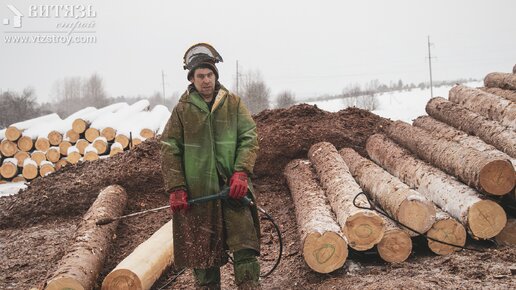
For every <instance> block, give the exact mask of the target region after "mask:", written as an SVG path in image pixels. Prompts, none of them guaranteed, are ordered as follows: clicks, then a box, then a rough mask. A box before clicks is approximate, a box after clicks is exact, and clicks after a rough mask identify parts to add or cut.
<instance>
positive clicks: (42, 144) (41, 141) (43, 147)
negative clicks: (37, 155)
mask: <svg viewBox="0 0 516 290" xmlns="http://www.w3.org/2000/svg"><path fill="white" fill-rule="evenodd" d="M34 147H35V148H36V150H38V151H43V152H47V150H48V148H50V142H49V141H48V139H47V138H46V137H38V139H36V143H34Z"/></svg>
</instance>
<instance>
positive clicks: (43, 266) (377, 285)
mask: <svg viewBox="0 0 516 290" xmlns="http://www.w3.org/2000/svg"><path fill="white" fill-rule="evenodd" d="M255 120H256V121H257V124H258V130H259V136H260V157H259V159H258V160H257V164H256V167H255V175H256V176H255V178H254V183H255V189H256V194H257V196H258V203H259V204H260V206H262V207H263V208H265V209H266V210H268V211H269V212H270V214H271V215H272V216H273V217H274V218H275V219H276V221H277V223H278V224H279V227H280V229H281V232H282V235H283V239H284V250H283V259H282V262H281V264H280V266H279V267H278V268H277V270H276V271H275V272H274V273H273V274H272V275H271V276H269V277H266V278H263V279H262V281H261V282H262V286H263V288H264V289H416V288H417V289H443V288H447V289H483V288H490V289H516V276H515V275H516V248H514V247H496V246H495V245H494V244H492V243H490V242H482V243H480V242H474V241H470V242H469V243H468V245H469V246H471V247H475V248H477V249H480V250H481V251H482V252H476V251H462V252H458V253H455V254H453V255H450V256H444V257H440V256H435V255H434V254H431V253H430V252H429V251H428V249H427V248H426V245H425V242H424V241H423V240H417V239H416V240H415V241H414V242H415V246H414V252H413V254H412V255H411V257H410V258H409V259H408V260H407V261H406V262H404V263H401V264H387V263H384V262H382V261H381V260H380V259H379V257H378V255H377V254H376V253H375V252H374V250H372V251H369V252H360V253H359V252H351V253H350V256H349V258H348V261H347V262H346V264H345V265H344V267H343V268H342V269H340V270H337V271H335V272H333V273H331V274H318V273H314V272H313V271H311V270H310V269H309V268H308V266H306V265H305V263H304V260H303V257H302V255H301V252H300V251H299V247H300V243H299V240H298V235H297V227H296V223H295V213H294V207H293V204H292V199H291V197H290V194H289V190H288V187H287V185H286V183H285V180H284V178H283V176H282V174H281V171H282V169H283V167H284V166H285V165H286V163H287V162H288V161H290V160H291V159H293V158H304V157H306V153H307V151H308V149H309V148H310V146H311V145H312V144H314V143H316V142H319V141H328V142H331V143H333V144H334V145H335V146H336V147H337V148H342V147H344V146H348V147H352V148H354V149H356V150H357V151H358V152H360V153H361V154H363V155H366V153H365V151H364V144H365V140H366V139H367V137H368V136H370V135H371V134H374V133H376V132H379V131H381V130H382V129H383V128H384V127H385V126H388V124H389V121H388V120H385V119H383V118H380V117H378V116H376V115H374V114H371V113H369V112H366V111H363V110H358V109H347V110H343V111H340V112H338V113H328V112H324V111H321V110H319V109H317V107H314V106H308V105H298V106H295V107H292V108H290V109H282V110H271V111H264V112H262V113H260V114H259V115H257V116H255ZM158 153H159V146H158V143H157V142H156V141H155V140H151V141H148V142H145V143H143V144H142V145H140V146H139V147H138V148H136V149H135V150H132V151H131V152H126V153H124V154H121V155H119V156H116V157H114V158H110V159H106V160H100V161H96V162H86V163H82V164H79V165H77V166H70V167H68V168H65V169H63V170H60V171H58V172H56V173H54V174H51V175H49V176H47V177H45V178H40V179H37V180H35V181H34V182H33V183H32V184H31V185H30V186H29V188H28V189H27V190H25V191H24V192H22V193H20V194H18V195H16V196H13V197H6V198H0V257H1V258H0V259H1V263H0V289H28V288H30V287H42V286H43V285H44V281H45V280H46V278H47V277H49V276H50V275H52V273H53V271H54V270H55V267H56V264H57V262H58V261H59V259H60V258H61V257H62V256H63V255H64V254H65V252H66V249H67V247H68V245H69V242H70V241H71V238H72V236H73V233H74V230H75V228H76V225H77V224H78V221H79V220H80V218H81V216H82V214H84V213H85V212H86V211H87V209H88V207H89V206H90V205H91V203H92V202H93V200H94V199H95V197H96V194H98V192H99V190H100V189H101V188H103V187H104V186H107V185H109V184H113V183H116V184H120V185H122V186H124V188H126V190H127V192H128V194H129V196H130V198H129V203H128V207H127V208H126V213H131V212H136V211H140V210H144V209H149V208H154V207H158V206H162V205H166V204H167V203H168V198H167V195H166V194H165V192H164V189H163V182H162V180H161V175H160V165H159V163H160V161H159V154H158ZM169 218H170V212H168V211H163V212H160V213H154V214H149V215H145V216H140V217H136V218H132V219H126V220H123V221H121V222H120V224H119V227H118V231H117V235H116V237H115V239H114V240H113V246H112V249H111V250H110V254H109V256H108V259H107V261H106V263H105V267H104V268H103V271H102V272H101V274H100V276H99V278H98V280H97V287H98V286H99V285H100V284H101V283H102V279H103V278H104V277H105V275H107V273H109V271H111V270H112V269H113V268H114V267H115V266H116V265H117V264H118V263H119V262H120V261H121V260H122V259H123V258H124V257H126V256H127V255H128V254H129V253H130V252H131V251H132V250H133V249H134V248H136V246H137V245H138V244H140V243H141V242H143V241H144V240H145V239H147V238H148V237H149V236H150V235H151V234H152V233H153V232H154V231H155V230H157V229H158V228H159V227H160V226H161V225H162V224H164V223H165V222H166V221H167V219H169ZM262 232H263V235H262V247H263V251H262V252H263V255H262V257H261V261H262V271H263V272H265V271H266V270H268V269H270V267H271V266H272V265H273V263H274V258H275V257H276V254H277V253H278V245H277V239H276V237H275V236H274V234H273V230H272V227H271V225H270V224H269V223H268V222H267V221H265V220H262ZM179 270H180V269H175V268H174V267H171V268H170V269H167V271H166V272H165V273H164V275H162V277H161V278H160V279H159V280H158V281H157V282H156V284H155V285H154V287H153V289H191V288H193V286H194V284H193V277H192V274H191V272H190V271H189V270H187V271H185V272H184V273H183V274H181V275H179V276H178V275H176V274H177V273H178V271H179ZM222 271H223V288H225V289H233V288H235V285H234V284H233V282H232V281H233V275H232V268H231V265H226V266H224V267H223V270H222Z"/></svg>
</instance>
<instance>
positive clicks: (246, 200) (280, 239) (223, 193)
mask: <svg viewBox="0 0 516 290" xmlns="http://www.w3.org/2000/svg"><path fill="white" fill-rule="evenodd" d="M228 198H229V187H227V186H224V188H223V189H222V191H221V192H219V193H217V194H212V195H208V196H202V197H198V198H193V199H191V200H189V201H188V205H195V204H201V203H205V202H208V201H212V200H218V199H220V200H225V199H228ZM239 201H240V202H241V203H242V204H243V205H250V206H255V207H256V208H257V209H258V210H259V211H260V212H261V213H262V214H264V215H265V217H266V219H268V220H269V221H270V222H271V223H272V225H273V226H274V229H275V230H276V234H277V235H278V242H279V254H278V258H277V259H276V263H274V266H273V267H272V268H271V269H270V270H269V271H268V272H267V273H265V274H260V276H261V277H267V276H269V275H270V274H272V272H274V270H275V269H276V267H278V265H279V263H280V261H281V255H282V254H283V237H282V236H281V231H280V229H279V226H278V225H277V224H276V222H275V221H274V219H273V218H272V216H271V215H270V214H268V213H267V212H266V211H265V210H264V209H263V208H262V207H260V206H259V205H257V204H256V203H255V202H254V201H252V200H251V199H250V198H249V197H247V196H244V197H243V198H241V199H240V200H239ZM167 208H170V205H165V206H162V207H157V208H152V209H148V210H144V211H139V212H135V213H131V214H128V215H123V216H119V217H114V218H110V217H107V218H101V219H99V220H97V221H96V224H97V225H99V226H102V225H107V224H110V223H112V222H114V221H116V220H121V219H126V218H130V217H134V216H139V215H142V214H146V213H151V212H157V211H160V210H164V209H167Z"/></svg>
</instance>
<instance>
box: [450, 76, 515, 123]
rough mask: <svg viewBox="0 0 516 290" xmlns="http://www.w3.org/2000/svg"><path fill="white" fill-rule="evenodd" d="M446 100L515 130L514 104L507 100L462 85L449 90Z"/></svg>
mask: <svg viewBox="0 0 516 290" xmlns="http://www.w3.org/2000/svg"><path fill="white" fill-rule="evenodd" d="M448 99H449V100H450V101H452V102H454V103H456V104H459V105H462V106H464V107H465V108H466V109H468V110H470V111H473V112H475V113H477V114H479V115H481V116H484V117H486V118H488V119H490V120H494V121H497V122H499V123H500V124H502V125H504V126H508V127H511V128H512V129H516V104H515V103H513V102H511V101H509V100H507V99H504V98H502V97H499V96H497V95H493V94H490V93H486V92H484V91H482V90H479V89H474V88H469V87H466V86H463V85H456V86H454V87H453V88H451V90H450V92H449V95H448Z"/></svg>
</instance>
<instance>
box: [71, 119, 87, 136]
mask: <svg viewBox="0 0 516 290" xmlns="http://www.w3.org/2000/svg"><path fill="white" fill-rule="evenodd" d="M88 127H89V124H88V123H87V122H86V121H84V120H83V119H75V120H74V121H73V123H72V130H73V131H74V132H75V133H77V134H82V133H84V131H86V129H88Z"/></svg>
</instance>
